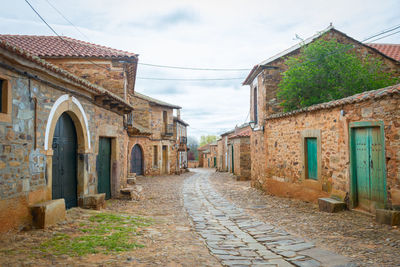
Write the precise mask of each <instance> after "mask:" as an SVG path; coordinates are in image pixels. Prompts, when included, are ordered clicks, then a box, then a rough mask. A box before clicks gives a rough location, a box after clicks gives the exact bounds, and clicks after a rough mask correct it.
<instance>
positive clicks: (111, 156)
mask: <svg viewBox="0 0 400 267" xmlns="http://www.w3.org/2000/svg"><path fill="white" fill-rule="evenodd" d="M101 138H107V139H110V174H109V179H110V199H111V198H113V197H114V196H115V193H114V190H115V188H114V187H113V182H112V181H113V176H112V175H113V172H112V168H113V166H112V164H113V156H114V157H115V156H116V154H115V153H113V152H114V150H115V145H116V140H115V139H116V138H114V137H109V136H99V137H98V140H99V141H98V143H97V154H96V174H97V186H96V191H97V193H99V176H98V166H97V163H98V157H99V154H100V139H101ZM106 199H107V195H106Z"/></svg>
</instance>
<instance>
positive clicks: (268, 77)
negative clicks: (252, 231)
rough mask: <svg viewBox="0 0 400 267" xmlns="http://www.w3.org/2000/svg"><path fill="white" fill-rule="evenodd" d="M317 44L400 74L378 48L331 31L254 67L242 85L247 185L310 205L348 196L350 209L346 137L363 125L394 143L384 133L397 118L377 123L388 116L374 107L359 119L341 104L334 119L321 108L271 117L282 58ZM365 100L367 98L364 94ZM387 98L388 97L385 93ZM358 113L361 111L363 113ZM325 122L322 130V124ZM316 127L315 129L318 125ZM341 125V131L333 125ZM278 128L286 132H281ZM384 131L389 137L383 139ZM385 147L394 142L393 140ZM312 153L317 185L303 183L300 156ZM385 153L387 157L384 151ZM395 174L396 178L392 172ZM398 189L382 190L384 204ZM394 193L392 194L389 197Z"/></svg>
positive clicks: (274, 111)
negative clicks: (348, 48) (246, 100)
mask: <svg viewBox="0 0 400 267" xmlns="http://www.w3.org/2000/svg"><path fill="white" fill-rule="evenodd" d="M321 38H323V39H336V40H337V41H339V42H341V43H346V44H351V45H353V49H354V51H355V52H356V54H357V55H358V56H360V57H364V56H367V55H368V56H371V57H374V58H378V59H380V60H382V62H383V67H384V69H385V71H388V72H392V73H394V75H396V76H399V74H400V63H399V61H398V60H396V59H395V58H392V57H390V56H389V55H387V54H384V53H383V52H381V51H380V50H379V49H377V48H374V47H372V46H368V45H366V44H363V43H361V42H359V41H357V40H355V39H353V38H351V37H349V36H347V35H345V34H344V33H342V32H340V31H338V30H336V29H334V28H333V27H332V26H330V27H328V28H327V29H326V30H324V31H322V32H320V33H318V34H316V35H314V36H312V37H310V38H308V39H306V40H304V41H303V42H302V43H301V44H298V45H295V46H293V47H291V48H289V49H287V50H285V51H283V52H282V53H279V54H277V55H275V56H273V57H271V58H269V59H267V60H265V61H263V62H261V63H260V64H258V65H256V66H254V68H253V69H252V71H251V72H250V73H249V75H248V76H247V78H246V80H245V81H244V83H243V84H245V85H249V86H250V92H251V93H250V120H251V121H252V122H254V123H255V125H256V126H255V128H254V130H253V131H252V133H251V138H250V140H251V159H252V160H251V178H252V183H253V185H254V186H257V187H261V188H263V189H264V190H266V191H268V192H271V193H274V194H277V195H281V196H289V197H296V198H301V199H306V200H308V201H315V200H316V199H317V198H318V197H319V196H327V195H337V196H338V197H340V198H342V199H344V198H345V197H346V193H347V194H348V195H349V199H352V203H353V204H352V205H354V206H356V205H358V204H356V203H358V202H357V201H356V199H357V196H356V195H355V193H354V192H355V191H354V190H355V189H354V183H353V182H352V181H353V180H351V179H353V178H351V179H350V177H353V176H354V175H353V176H352V174H351V171H350V166H351V164H353V163H351V164H350V163H349V161H348V162H347V165H346V164H345V163H346V162H345V159H346V157H347V159H350V157H349V155H350V154H351V153H350V151H351V147H350V146H349V136H351V134H353V132H357V131H358V130H355V129H358V127H356V126H354V125H365V127H367V126H368V125H370V126H371V125H375V126H376V127H378V128H379V129H384V130H385V132H384V133H381V136H383V135H385V136H387V134H388V138H396V134H392V132H391V130H389V129H391V128H393V127H394V126H392V125H394V124H397V122H395V121H396V116H397V115H393V116H392V117H391V118H389V117H387V118H386V119H383V118H382V117H381V116H382V115H383V116H389V115H388V114H385V113H386V111H383V110H378V109H374V108H375V106H371V108H370V109H369V108H368V107H367V106H365V108H367V109H366V110H371V113H370V114H369V115H368V116H366V115H365V113H364V116H363V115H362V111H361V109H360V108H359V106H358V105H359V104H352V105H348V106H345V105H344V104H343V106H341V105H340V104H338V106H337V108H336V109H335V112H336V113H335V112H334V111H333V110H331V109H330V108H327V109H325V108H324V109H321V111H318V112H314V109H313V108H310V109H304V110H306V111H305V112H293V113H290V114H293V116H288V114H286V115H284V116H282V117H279V116H280V115H276V114H281V113H282V109H281V107H280V105H279V104H280V103H279V101H278V100H277V98H276V93H277V89H278V84H279V82H280V81H281V73H282V72H284V71H285V70H287V65H285V61H286V58H287V57H288V56H296V55H299V54H300V52H301V45H307V44H309V43H311V42H313V41H315V40H317V39H321ZM382 51H383V50H382ZM389 91H390V90H389ZM384 92H386V91H383V92H382V94H386V93H384ZM365 95H368V93H366V94H365ZM365 95H363V94H362V95H360V96H357V97H363V98H367V97H365ZM389 95H393V94H392V93H389ZM378 98H379V97H378ZM395 99H396V97H395ZM338 101H339V100H338ZM343 101H347V100H340V101H339V102H335V101H333V102H335V103H342V102H343ZM357 101H358V100H355V101H354V103H358V102H357ZM374 101H375V100H372V98H371V99H370V100H369V102H368V101H366V102H365V105H369V104H371V105H372V104H373V103H372V102H374ZM343 103H347V102H343ZM388 103H390V105H397V107H398V102H396V100H393V99H390V100H389V102H388ZM331 105H332V103H329V104H324V105H320V106H318V105H317V106H318V108H316V109H315V110H317V109H318V110H320V107H322V106H323V107H330V106H331ZM390 105H388V106H387V107H386V109H385V110H389V109H390V108H391V107H390ZM344 108H346V109H344ZM352 109H354V110H352ZM310 110H313V112H308V111H310ZM342 110H343V112H345V113H346V112H347V113H348V114H350V113H351V114H354V116H352V117H351V118H349V117H347V116H342V115H340V114H339V113H340V112H341V111H342ZM363 110H364V111H365V109H363ZM338 112H339V113H338ZM316 113H318V114H319V115H317V114H316ZM294 114H296V115H294ZM297 114H298V115H297ZM300 114H302V115H300ZM328 114H329V120H328ZM333 114H334V115H333ZM384 114H385V115H384ZM397 118H398V117H397ZM330 119H331V120H330ZM325 120H326V124H324V123H323V122H325ZM397 120H398V119H397ZM318 121H319V124H318V123H317V122H318ZM381 121H383V122H384V126H382V125H381V124H379V123H381ZM289 122H290V123H289ZM340 123H342V124H343V125H342V126H341V127H339V125H338V124H340ZM374 123H377V124H374ZM283 125H285V126H286V127H285V128H283V127H282V126H283ZM377 125H379V126H377ZM375 126H373V127H375ZM371 127H372V126H371ZM396 127H397V126H396ZM367 128H368V127H367ZM277 129H279V130H280V131H278V130H277ZM376 129H377V128H374V129H372V130H370V129H369V128H368V131H375V130H376ZM387 130H389V131H388V132H387V133H386V131H387ZM328 133H329V134H328ZM327 134H328V135H327ZM389 136H390V137H389ZM327 138H328V139H329V138H333V139H332V140H334V141H332V142H333V143H335V142H336V144H335V145H336V147H329V148H328V147H325V146H322V147H321V142H325V140H327ZM289 139H290V142H289ZM322 139H324V141H322ZM307 142H310V143H307ZM385 142H389V139H385ZM390 142H393V140H391V141H390ZM333 143H332V144H333ZM306 144H308V146H307V147H305V146H306ZM339 144H341V145H339ZM311 147H312V148H313V149H314V150H315V151H314V150H313V151H314V152H315V153H314V152H313V153H314V154H316V155H318V156H317V161H316V162H317V163H316V164H314V165H313V166H317V169H313V170H314V172H313V173H317V174H316V175H314V174H313V175H312V176H313V177H318V178H316V179H317V181H315V180H314V179H315V178H307V175H308V174H307V171H306V170H307V169H306V168H307V165H304V162H305V158H304V154H302V153H303V152H304V151H305V150H306V148H311ZM302 151H303V152H302ZM325 153H326V154H325ZM385 153H388V150H387V149H386V151H385ZM295 155H296V156H295ZM322 155H324V156H322ZM383 158H385V157H383ZM390 158H391V159H394V158H396V157H394V156H392V155H391V156H390ZM313 159H315V158H313ZM386 160H387V157H386ZM322 161H324V162H322ZM396 161H397V159H394V160H392V161H391V162H392V163H391V164H394V163H393V162H396ZM339 162H340V163H339ZM350 162H351V161H350ZM337 164H341V165H340V168H338V166H339V165H337ZM396 164H397V163H396ZM397 168H398V165H397ZM338 169H340V170H341V172H340V174H339V173H338V172H336V171H335V170H338ZM388 173H389V172H388ZM397 173H399V172H398V171H397ZM387 179H388V181H389V180H390V179H392V178H390V179H389V176H387ZM328 181H329V182H328ZM391 181H392V182H391V183H393V180H391ZM397 187H398V186H397V185H396V186H395V188H390V190H389V188H386V189H385V190H387V199H386V200H385V203H389V202H390V201H391V197H392V196H393V195H396V194H397V193H396V192H397V191H396V190H397V189H396V188H397ZM393 189H395V190H394V191H393ZM352 190H353V191H352ZM392 192H394V193H392ZM385 196H386V193H385ZM346 199H347V198H346ZM396 199H397V198H396ZM396 201H397V200H396ZM396 203H397V202H396ZM378 206H379V205H378Z"/></svg>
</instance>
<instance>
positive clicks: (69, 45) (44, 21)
mask: <svg viewBox="0 0 400 267" xmlns="http://www.w3.org/2000/svg"><path fill="white" fill-rule="evenodd" d="M25 2H26V3H27V4H28V5H29V6H30V8H31V9H32V10H33V11H34V12H35V13H36V15H38V17H39V18H40V19H41V20H42V21H43V23H44V24H46V25H47V27H48V28H49V29H50V30H51V31H52V32H53V33H54V34H55V35H57V37H58V38H60V40H61V41H63V42H64V43H65V44H66V45H68V47H70V48H71V49H72V50H73V51H74V52H75V53H77V54H79V52H78V51H76V49H75V48H74V47H73V46H71V44H70V43H69V42H68V41H66V40H64V39H63V38H62V37H61V36H60V35H59V34H58V33H57V32H56V31H55V30H54V29H53V28H52V27H51V26H50V25H49V24H48V23H47V22H46V20H45V19H44V18H43V17H42V16H41V15H40V14H39V12H37V11H36V9H35V8H34V7H33V6H32V5H31V3H29V1H28V0H25ZM86 61H88V62H90V63H92V64H93V65H96V66H97V67H100V68H103V69H106V70H110V69H109V68H107V67H104V66H101V65H98V64H97V63H95V62H93V61H91V60H89V59H86Z"/></svg>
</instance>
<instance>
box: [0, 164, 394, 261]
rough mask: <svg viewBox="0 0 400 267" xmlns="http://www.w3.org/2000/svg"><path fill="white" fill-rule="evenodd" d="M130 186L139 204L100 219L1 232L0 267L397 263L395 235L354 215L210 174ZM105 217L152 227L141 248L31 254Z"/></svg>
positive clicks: (82, 213)
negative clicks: (139, 194) (139, 193)
mask: <svg viewBox="0 0 400 267" xmlns="http://www.w3.org/2000/svg"><path fill="white" fill-rule="evenodd" d="M137 182H138V184H140V185H141V186H142V187H143V191H144V192H145V197H144V199H143V200H141V201H127V200H110V201H108V202H107V208H106V209H105V210H102V211H100V212H99V211H92V210H84V209H80V208H73V209H70V210H68V215H67V220H66V221H64V222H61V223H59V224H57V225H54V226H51V227H50V228H48V229H45V230H27V231H20V232H10V233H7V234H5V235H2V236H1V237H0V247H1V248H3V249H1V250H0V266H171V267H172V266H221V265H223V266H311V267H313V266H388V267H389V266H390V267H392V266H399V259H398V257H396V255H399V247H398V246H399V245H400V233H399V229H397V228H391V227H389V226H385V225H380V224H376V223H373V219H372V218H370V217H368V216H366V215H363V214H359V213H356V212H349V211H346V212H340V213H336V214H327V213H321V212H318V210H317V208H316V207H315V205H313V204H310V203H305V202H302V201H295V200H290V199H283V198H278V197H273V196H269V195H266V194H264V193H263V192H262V191H259V190H257V189H254V188H251V187H250V186H249V181H236V180H235V179H234V178H233V176H232V175H231V174H228V173H219V172H215V171H214V170H213V169H202V168H198V169H192V170H191V172H190V173H185V174H183V175H166V176H155V177H138V179H137ZM104 213H112V214H116V215H120V216H141V217H143V218H146V219H149V220H151V221H152V223H151V224H150V225H145V226H142V227H140V228H139V229H138V234H137V235H136V236H135V237H134V241H135V242H136V243H138V244H141V245H143V247H137V248H135V249H132V250H130V251H125V252H117V253H115V252H113V253H97V254H90V253H89V254H86V255H82V256H74V255H68V254H63V253H50V252H44V251H42V250H41V249H40V247H41V244H43V243H44V242H47V241H48V240H51V239H52V238H54V237H57V236H60V235H65V236H69V237H71V238H73V237H74V236H77V235H80V234H82V231H81V230H82V226H83V225H89V224H90V222H91V221H90V217H91V216H93V215H96V214H104ZM349 225H350V226H349ZM346 226H347V228H346Z"/></svg>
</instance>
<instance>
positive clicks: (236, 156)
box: [228, 126, 251, 180]
mask: <svg viewBox="0 0 400 267" xmlns="http://www.w3.org/2000/svg"><path fill="white" fill-rule="evenodd" d="M250 135H251V128H250V126H246V127H243V128H238V129H236V131H235V132H234V133H232V134H230V135H229V136H228V151H229V153H228V154H229V159H230V162H231V165H230V171H231V172H232V173H233V174H234V175H235V176H236V177H237V179H238V180H249V179H250V177H251V154H250Z"/></svg>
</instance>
